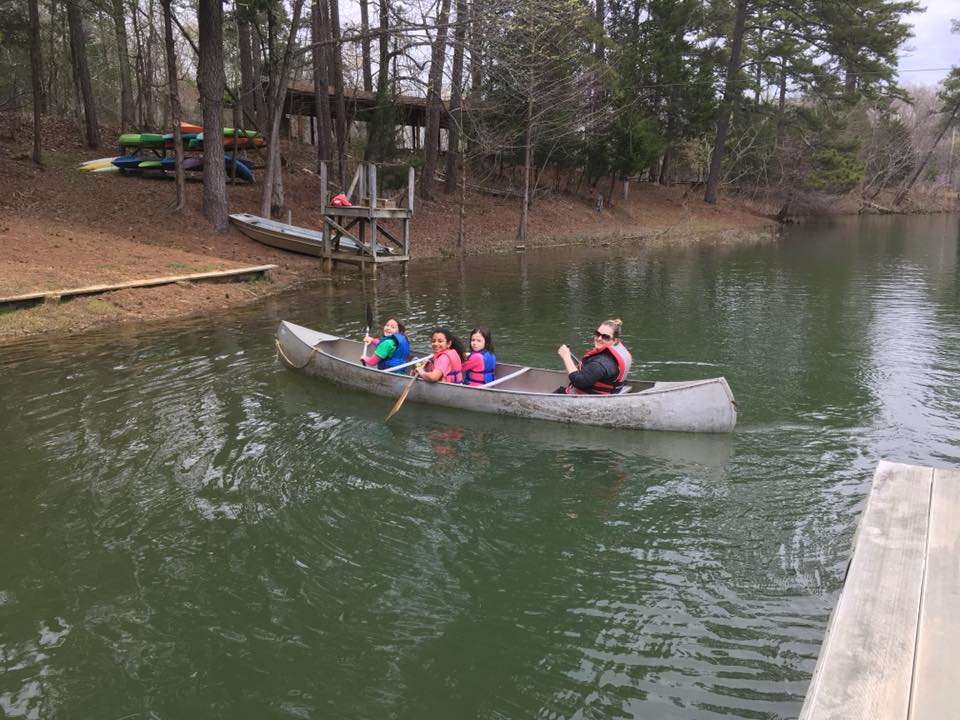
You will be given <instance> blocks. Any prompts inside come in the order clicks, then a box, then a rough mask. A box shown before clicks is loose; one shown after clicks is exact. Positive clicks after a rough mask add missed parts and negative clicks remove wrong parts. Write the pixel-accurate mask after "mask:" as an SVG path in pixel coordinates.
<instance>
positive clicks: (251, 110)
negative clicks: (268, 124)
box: [237, 15, 259, 125]
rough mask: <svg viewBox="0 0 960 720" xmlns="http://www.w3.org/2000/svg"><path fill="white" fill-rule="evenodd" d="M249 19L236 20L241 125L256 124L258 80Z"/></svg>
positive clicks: (242, 17)
mask: <svg viewBox="0 0 960 720" xmlns="http://www.w3.org/2000/svg"><path fill="white" fill-rule="evenodd" d="M252 32H253V30H252V28H251V27H250V18H248V17H246V16H245V15H243V16H241V17H240V18H239V19H238V20H237V49H238V51H239V53H240V107H241V108H243V117H244V120H243V122H242V124H243V125H246V124H247V123H248V122H253V123H256V122H257V101H256V84H257V82H258V81H259V78H255V76H254V74H253V48H252V41H251V38H250V36H251V34H252Z"/></svg>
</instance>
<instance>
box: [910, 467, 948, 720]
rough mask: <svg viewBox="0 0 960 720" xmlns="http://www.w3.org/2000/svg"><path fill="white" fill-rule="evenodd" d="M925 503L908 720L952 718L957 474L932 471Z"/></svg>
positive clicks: (941, 470) (945, 471)
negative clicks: (927, 508) (924, 541)
mask: <svg viewBox="0 0 960 720" xmlns="http://www.w3.org/2000/svg"><path fill="white" fill-rule="evenodd" d="M931 500H932V502H931V507H930V536H929V538H928V540H927V558H926V560H927V561H926V564H925V568H924V576H923V597H922V600H921V603H920V627H919V631H918V633H917V656H916V659H915V660H914V663H913V666H914V671H913V692H911V694H910V720H937V718H944V717H949V716H950V715H953V714H956V707H957V698H958V694H957V670H956V666H955V665H954V664H953V663H954V654H955V653H956V649H957V647H958V646H960V618H958V617H957V608H958V607H960V556H958V554H957V539H958V538H960V470H943V469H940V468H937V469H935V470H934V471H933V496H932V498H931Z"/></svg>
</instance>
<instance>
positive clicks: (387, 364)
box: [362, 315, 410, 372]
mask: <svg viewBox="0 0 960 720" xmlns="http://www.w3.org/2000/svg"><path fill="white" fill-rule="evenodd" d="M363 342H364V343H366V344H368V345H371V346H372V352H371V353H370V354H369V355H365V356H364V357H363V358H362V360H363V362H364V364H365V365H376V366H377V369H379V370H389V369H390V368H393V367H396V366H397V365H403V364H404V363H405V362H406V361H407V357H408V356H409V355H410V343H409V342H408V341H407V336H406V328H405V327H404V325H403V323H402V322H400V321H399V320H398V319H397V318H396V317H394V316H393V315H391V316H390V317H388V318H387V321H386V322H385V323H384V324H383V336H381V337H379V338H375V337H370V336H369V335H365V336H364V338H363ZM396 372H402V371H399V370H398V371H396Z"/></svg>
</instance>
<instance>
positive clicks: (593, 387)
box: [555, 319, 632, 395]
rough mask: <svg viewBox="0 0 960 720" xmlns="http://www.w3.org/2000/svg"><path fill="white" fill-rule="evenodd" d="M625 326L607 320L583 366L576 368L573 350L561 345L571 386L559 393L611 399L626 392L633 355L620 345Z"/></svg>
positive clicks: (558, 352) (581, 364) (599, 327)
mask: <svg viewBox="0 0 960 720" xmlns="http://www.w3.org/2000/svg"><path fill="white" fill-rule="evenodd" d="M622 326H623V322H622V321H621V320H619V319H617V320H604V321H603V322H602V323H600V325H599V326H598V327H597V330H596V332H594V333H593V347H592V348H590V349H589V350H587V351H586V352H585V353H584V354H583V360H581V361H580V364H579V365H577V364H574V362H573V355H571V354H570V348H568V347H567V346H566V345H561V346H560V348H559V349H558V350H557V355H559V356H560V359H561V360H563V367H564V369H566V371H567V373H568V374H569V379H570V383H569V384H568V385H567V386H566V387H562V388H557V390H556V391H555V392H558V393H566V394H568V395H610V394H612V393H616V392H619V391H620V389H621V388H623V383H624V380H626V378H627V374H628V373H629V372H630V363H631V361H632V357H631V355H630V351H629V350H627V348H626V347H625V346H624V344H623V343H622V342H620V328H621V327H622Z"/></svg>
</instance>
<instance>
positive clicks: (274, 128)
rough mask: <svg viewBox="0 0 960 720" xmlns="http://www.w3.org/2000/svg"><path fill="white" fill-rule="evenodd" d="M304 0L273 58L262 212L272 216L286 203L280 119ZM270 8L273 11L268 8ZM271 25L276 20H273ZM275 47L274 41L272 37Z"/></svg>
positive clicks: (296, 3) (297, 4) (295, 7)
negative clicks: (279, 49) (284, 41)
mask: <svg viewBox="0 0 960 720" xmlns="http://www.w3.org/2000/svg"><path fill="white" fill-rule="evenodd" d="M303 2H304V0H294V3H293V16H292V18H291V20H290V32H289V34H288V35H287V40H286V43H285V45H284V47H283V55H282V56H281V57H280V58H279V59H278V58H276V57H271V58H270V84H269V87H270V97H269V98H268V100H267V112H268V113H269V115H270V139H269V141H268V143H267V170H266V177H265V178H264V182H263V194H262V195H261V196H260V214H261V215H262V216H263V217H270V216H271V214H272V211H273V210H274V209H276V210H278V211H279V210H280V209H281V208H283V206H284V196H283V175H282V172H283V168H282V163H281V158H280V121H281V120H282V119H283V103H284V100H285V99H286V97H287V84H288V82H289V74H290V60H291V57H292V56H293V46H294V44H295V40H296V37H297V30H298V29H299V27H300V14H301V12H302V11H303ZM268 12H271V11H270V10H268ZM270 25H271V27H273V26H274V23H270ZM270 45H271V47H272V46H273V41H272V39H271V43H270Z"/></svg>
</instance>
